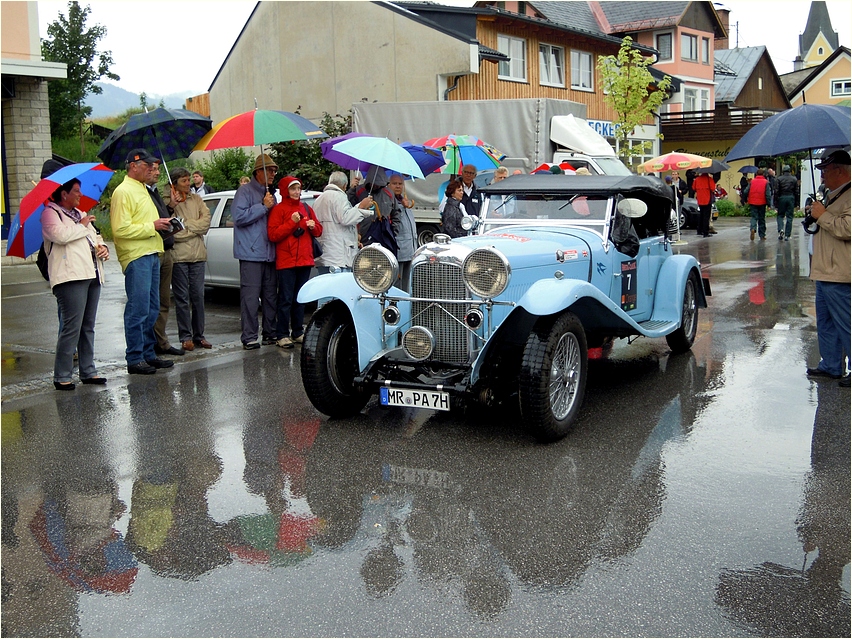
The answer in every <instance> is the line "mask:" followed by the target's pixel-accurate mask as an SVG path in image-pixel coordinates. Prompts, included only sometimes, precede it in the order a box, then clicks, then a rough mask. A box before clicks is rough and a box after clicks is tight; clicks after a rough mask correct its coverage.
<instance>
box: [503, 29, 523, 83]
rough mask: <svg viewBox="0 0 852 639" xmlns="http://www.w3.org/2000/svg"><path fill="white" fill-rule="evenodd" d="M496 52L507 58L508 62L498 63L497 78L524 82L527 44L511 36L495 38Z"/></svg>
mask: <svg viewBox="0 0 852 639" xmlns="http://www.w3.org/2000/svg"><path fill="white" fill-rule="evenodd" d="M497 50H498V51H499V52H500V53H504V54H506V55H507V56H509V58H510V60H509V61H508V62H503V61H502V60H501V61H500V63H499V65H498V68H497V77H498V78H500V79H501V80H517V81H518V82H526V79H527V42H526V40H522V39H521V38H512V37H511V36H504V35H498V36H497Z"/></svg>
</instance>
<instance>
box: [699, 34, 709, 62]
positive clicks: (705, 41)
mask: <svg viewBox="0 0 852 639" xmlns="http://www.w3.org/2000/svg"><path fill="white" fill-rule="evenodd" d="M701 63H702V64H710V38H701Z"/></svg>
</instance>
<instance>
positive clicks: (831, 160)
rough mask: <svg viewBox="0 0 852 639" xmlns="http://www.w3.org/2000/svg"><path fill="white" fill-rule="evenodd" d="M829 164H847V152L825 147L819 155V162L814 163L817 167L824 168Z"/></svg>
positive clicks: (848, 162)
mask: <svg viewBox="0 0 852 639" xmlns="http://www.w3.org/2000/svg"><path fill="white" fill-rule="evenodd" d="M829 164H843V165H846V166H849V164H850V161H849V152H848V151H844V150H843V149H837V148H835V149H826V150H825V151H823V152H822V155H821V156H820V162H819V164H817V165H816V168H818V169H824V168H825V167H827V166H828V165H829Z"/></svg>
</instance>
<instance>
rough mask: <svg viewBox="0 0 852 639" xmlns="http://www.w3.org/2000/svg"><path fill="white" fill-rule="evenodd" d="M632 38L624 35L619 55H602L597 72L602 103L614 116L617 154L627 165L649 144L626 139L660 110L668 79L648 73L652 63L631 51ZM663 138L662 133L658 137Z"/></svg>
mask: <svg viewBox="0 0 852 639" xmlns="http://www.w3.org/2000/svg"><path fill="white" fill-rule="evenodd" d="M632 44H633V39H632V38H631V37H630V36H625V37H624V39H623V40H622V41H621V48H620V49H619V50H618V55H616V56H612V55H608V56H601V58H600V59H599V60H598V70H599V71H600V74H601V80H602V85H603V90H604V101H605V102H606V103H607V104H609V105H610V106H611V107H612V108H613V110H614V111H615V113H616V118H615V121H614V123H615V126H616V129H615V139H616V143H617V146H618V154H619V156H620V157H622V158H623V159H625V161H626V162H627V164H628V165H629V164H630V161H629V158H631V157H633V156H637V155H641V154H643V153H644V152H645V150H646V147H647V146H648V145H650V142H644V143H642V144H632V145H631V144H630V143H629V142H628V138H629V136H631V135H632V134H633V131H634V130H635V129H636V127H637V126H638V125H640V124H644V123H645V122H646V121H647V120H648V117H649V116H650V115H651V114H652V113H655V112H656V111H657V109H659V108H660V105H661V104H662V103H663V100H665V99H666V97H667V95H668V90H669V87H670V86H671V78H670V77H669V76H665V77H664V78H663V79H662V80H661V81H659V82H655V81H654V77H653V76H652V75H651V72H650V71H649V70H648V67H649V66H650V65H651V63H652V62H653V60H652V59H651V58H646V57H645V56H643V55H642V53H641V52H640V51H639V50H637V49H635V48H633V46H632ZM659 137H660V139H662V137H663V136H662V134H659Z"/></svg>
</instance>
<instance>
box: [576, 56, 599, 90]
mask: <svg viewBox="0 0 852 639" xmlns="http://www.w3.org/2000/svg"><path fill="white" fill-rule="evenodd" d="M571 88H572V89H582V90H584V91H594V88H595V87H594V81H593V76H592V54H591V53H586V52H585V51H571Z"/></svg>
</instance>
